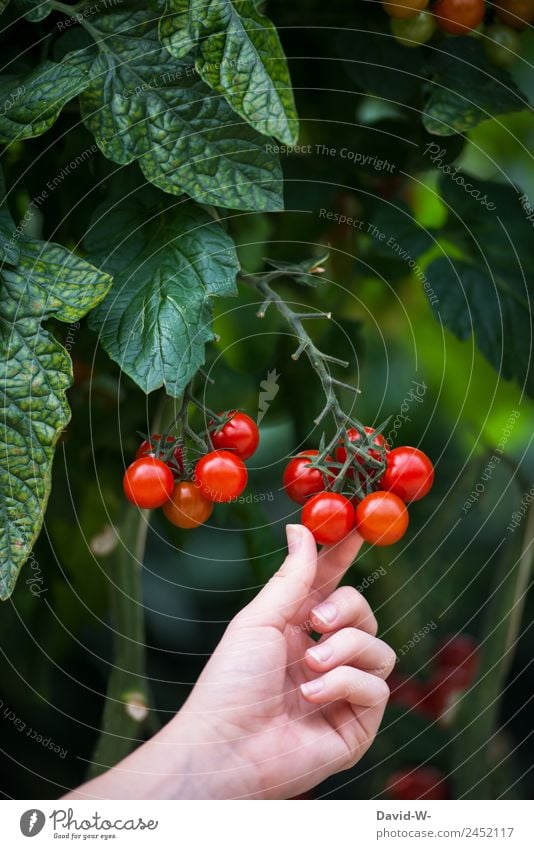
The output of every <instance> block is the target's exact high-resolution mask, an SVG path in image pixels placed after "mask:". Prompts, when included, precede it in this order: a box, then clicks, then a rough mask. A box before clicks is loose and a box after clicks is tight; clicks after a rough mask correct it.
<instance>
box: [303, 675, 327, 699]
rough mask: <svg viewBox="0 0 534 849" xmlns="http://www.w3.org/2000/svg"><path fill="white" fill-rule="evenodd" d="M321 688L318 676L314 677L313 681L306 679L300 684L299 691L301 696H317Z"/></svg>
mask: <svg viewBox="0 0 534 849" xmlns="http://www.w3.org/2000/svg"><path fill="white" fill-rule="evenodd" d="M322 689H323V682H322V680H321V679H320V678H316V679H315V681H306V683H305V684H301V685H300V691H301V693H302V695H303V696H317V695H318V693H320V692H321V690H322Z"/></svg>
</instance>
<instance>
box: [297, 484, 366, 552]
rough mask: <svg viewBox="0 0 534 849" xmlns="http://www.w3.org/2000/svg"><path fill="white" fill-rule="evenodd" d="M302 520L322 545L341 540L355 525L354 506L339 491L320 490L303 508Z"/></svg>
mask: <svg viewBox="0 0 534 849" xmlns="http://www.w3.org/2000/svg"><path fill="white" fill-rule="evenodd" d="M301 521H302V524H303V525H306V527H307V528H308V529H309V530H310V531H311V532H312V534H313V535H314V537H315V539H316V541H317V542H318V543H320V544H321V545H330V544H331V543H335V542H340V540H342V539H343V537H345V536H347V534H348V533H349V532H350V531H351V530H352V528H353V526H354V507H353V506H352V504H351V503H350V501H349V499H348V498H345V496H344V495H341V494H340V493H339V492H319V493H318V494H317V495H313V496H312V497H311V498H310V499H309V501H307V502H306V504H305V505H304V507H303V508H302V515H301Z"/></svg>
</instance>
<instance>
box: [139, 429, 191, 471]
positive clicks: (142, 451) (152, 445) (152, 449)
mask: <svg viewBox="0 0 534 849" xmlns="http://www.w3.org/2000/svg"><path fill="white" fill-rule="evenodd" d="M173 442H176V439H175V438H174V436H167V437H166V439H165V443H166V444H167V446H168V447H169V448H170V446H171V444H172V443H173ZM158 446H161V433H152V434H151V435H150V439H144V440H143V442H142V443H141V445H140V446H139V448H138V449H137V451H136V453H135V459H136V460H139V459H140V457H146V456H149V457H158V459H161V456H160V455H161V453H164V452H165V451H166V448H163V451H162V449H161V447H160V450H159V452H158ZM172 453H173V458H174V462H171V470H172V471H175V472H177V473H179V474H183V472H184V452H183V449H182V447H181V445H177V446H176V448H175V449H174V451H173V452H172Z"/></svg>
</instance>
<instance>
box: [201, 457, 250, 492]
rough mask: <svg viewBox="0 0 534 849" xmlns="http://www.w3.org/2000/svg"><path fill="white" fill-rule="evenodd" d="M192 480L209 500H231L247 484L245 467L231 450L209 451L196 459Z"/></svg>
mask: <svg viewBox="0 0 534 849" xmlns="http://www.w3.org/2000/svg"><path fill="white" fill-rule="evenodd" d="M193 479H194V481H195V483H196V484H197V485H198V487H199V489H200V490H201V492H202V493H203V494H204V496H205V497H206V498H207V499H208V500H209V501H217V502H223V501H231V500H232V498H237V497H238V496H239V495H241V493H242V492H243V490H244V489H245V487H246V485H247V480H248V473H247V467H246V466H245V464H244V463H243V460H242V459H241V457H238V456H237V454H234V452H233V451H210V453H209V454H206V455H205V456H204V457H201V459H200V460H199V461H198V463H197V464H196V467H195V474H194V478H193Z"/></svg>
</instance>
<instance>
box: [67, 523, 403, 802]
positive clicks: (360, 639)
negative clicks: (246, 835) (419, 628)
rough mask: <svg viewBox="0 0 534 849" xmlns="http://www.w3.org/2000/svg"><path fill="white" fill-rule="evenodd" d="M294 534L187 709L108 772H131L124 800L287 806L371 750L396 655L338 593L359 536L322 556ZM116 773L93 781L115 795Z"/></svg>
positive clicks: (304, 533) (349, 598)
mask: <svg viewBox="0 0 534 849" xmlns="http://www.w3.org/2000/svg"><path fill="white" fill-rule="evenodd" d="M287 537H288V547H289V554H288V556H287V557H286V559H285V561H284V563H283V565H282V567H281V568H280V569H279V571H278V572H277V573H276V574H275V575H274V576H273V577H272V578H271V580H270V581H269V582H268V584H267V585H266V586H265V587H264V589H263V590H262V591H261V592H260V593H259V595H258V596H257V597H256V598H255V599H254V601H252V602H251V603H250V604H249V605H248V606H247V607H245V608H244V609H243V610H242V611H241V612H240V613H239V614H238V615H237V616H236V617H235V618H234V619H233V620H232V622H231V623H230V625H229V626H228V628H227V630H226V633H225V635H224V637H223V639H222V640H221V642H220V644H219V646H218V647H217V649H216V651H215V652H214V654H213V655H212V657H211V659H210V661H209V662H208V664H207V665H206V667H205V669H204V671H203V672H202V675H201V676H200V678H199V680H198V682H197V684H196V686H195V688H194V690H193V692H192V693H191V695H190V697H189V699H188V700H187V702H186V703H185V705H184V707H183V708H182V710H181V711H180V712H179V713H178V714H177V716H176V717H175V718H174V719H173V720H172V721H171V722H170V723H169V724H168V725H167V726H166V727H165V728H164V729H163V730H162V731H161V732H159V734H157V735H156V736H155V737H154V738H153V739H152V740H151V741H149V743H146V744H145V745H144V746H143V747H141V749H138V750H137V752H135V753H134V754H133V755H130V757H129V758H127V759H126V760H125V761H123V762H122V764H120V765H119V767H118V768H115V769H114V770H112V771H111V772H112V773H115V783H116V782H117V781H118V780H119V779H117V770H119V771H121V772H122V773H123V775H124V772H125V771H127V773H128V775H124V778H125V779H126V778H127V779H128V780H127V781H123V783H124V784H125V785H126V786H125V787H123V792H124V793H126V795H123V796H122V798H131V797H134V798H204V799H206V798H256V799H257V798H260V799H280V798H282V799H283V798H290V797H292V796H295V795H297V794H299V793H303V792H305V791H306V790H309V789H310V788H311V787H314V786H315V785H317V784H318V783H319V782H320V781H323V780H324V779H325V778H327V777H328V776H329V775H331V774H332V773H335V772H338V771H339V770H343V769H347V768H348V767H351V766H353V765H354V764H355V763H356V762H357V761H358V760H359V759H360V758H361V757H362V756H363V755H364V754H365V752H366V751H367V749H368V748H369V746H370V745H371V743H372V742H373V740H374V737H375V735H376V733H377V730H378V727H379V725H380V722H381V720H382V715H383V713H384V708H385V706H386V702H387V699H388V695H389V689H388V687H387V684H386V683H385V680H384V679H385V678H387V677H388V675H389V673H390V672H391V670H392V668H393V666H394V664H395V654H394V652H393V651H392V649H391V648H389V646H387V645H386V644H385V643H383V642H382V641H381V640H379V639H377V638H376V636H375V634H376V632H377V623H376V620H375V617H374V616H373V614H372V612H371V609H370V607H369V605H368V603H367V602H366V601H365V599H364V598H363V596H361V595H360V594H359V593H358V592H357V590H355V589H354V588H352V587H348V586H345V587H340V588H339V589H336V587H337V584H338V583H339V581H340V579H341V577H342V576H343V574H344V573H345V571H346V570H347V568H348V567H349V566H350V564H351V563H352V561H353V559H354V557H355V556H356V554H357V553H358V551H359V549H360V546H361V544H362V540H361V538H360V537H359V536H358V534H357V533H356V532H353V533H352V534H351V535H350V536H348V537H347V538H346V539H345V540H343V542H342V543H340V544H338V545H336V546H328V547H325V548H323V549H322V550H321V552H320V554H319V555H318V554H317V547H316V545H315V541H314V539H313V537H312V535H311V533H310V532H309V531H308V530H307V529H306V528H305V527H303V526H302V525H288V527H287ZM310 631H316V632H318V633H319V634H321V635H322V636H321V638H320V640H319V642H315V641H314V640H313V639H312V638H311V637H310ZM143 750H144V751H143ZM107 776H108V781H107V785H106V783H105V781H106V776H103V777H102V778H100V779H96V780H95V781H96V782H101V792H102V791H103V792H104V793H105V794H106V796H107V797H108V798H109V796H110V795H113V792H112V791H113V777H110V773H108V774H107ZM119 783H120V782H119ZM94 784H95V782H90V783H89V784H88V785H85V788H83V789H84V790H86V792H85V793H84V794H83V795H85V796H87V795H88V792H87V791H90V789H91V785H94ZM93 789H95V788H93ZM77 795H79V794H77ZM90 795H92V794H90Z"/></svg>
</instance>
